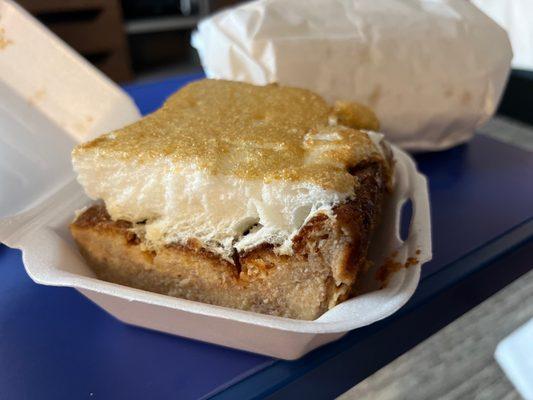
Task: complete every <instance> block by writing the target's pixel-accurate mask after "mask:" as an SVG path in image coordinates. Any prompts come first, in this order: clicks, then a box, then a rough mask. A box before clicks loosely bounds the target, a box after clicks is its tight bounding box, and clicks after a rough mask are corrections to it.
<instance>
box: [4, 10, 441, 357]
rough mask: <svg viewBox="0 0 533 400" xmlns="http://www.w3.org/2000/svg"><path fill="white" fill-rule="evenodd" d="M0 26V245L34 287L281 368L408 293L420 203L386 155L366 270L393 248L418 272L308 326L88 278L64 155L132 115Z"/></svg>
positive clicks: (425, 234)
mask: <svg viewBox="0 0 533 400" xmlns="http://www.w3.org/2000/svg"><path fill="white" fill-rule="evenodd" d="M0 27H1V28H2V29H1V30H0V32H1V33H0V35H1V36H0V47H1V49H0V144H1V147H0V182H1V184H0V191H1V192H0V195H1V197H0V217H2V218H3V219H1V220H0V241H2V242H3V243H5V244H7V245H8V246H10V247H13V248H18V249H21V250H22V256H23V261H24V265H25V268H26V271H27V273H28V275H29V276H30V277H31V278H32V279H33V280H34V281H35V282H37V283H41V284H45V285H53V286H68V287H73V288H76V289H77V290H79V291H80V292H81V293H82V294H84V295H85V296H87V297H88V298H89V299H91V300H92V301H94V302H95V303H96V304H98V305H99V306H100V307H102V308H103V309H105V310H106V311H108V312H109V313H110V314H111V315H113V316H115V317H116V318H118V319H119V320H121V321H124V322H126V323H128V324H132V325H137V326H141V327H146V328H150V329H154V330H158V331H162V332H167V333H171V334H175V335H180V336H185V337H189V338H194V339H197V340H203V341H206V342H210V343H216V344H220V345H223V346H229V347H233V348H237V349H242V350H247V351H251V352H255V353H261V354H266V355H270V356H274V357H279V358H284V359H294V358H298V357H300V356H302V355H303V354H305V353H307V352H308V351H310V350H312V349H314V348H316V347H318V346H320V345H322V344H325V343H328V342H331V341H333V340H335V339H338V338H340V337H341V336H343V335H344V334H345V333H347V332H348V331H349V330H351V329H355V328H358V327H361V326H364V325H368V324H371V323H372V322H375V321H377V320H380V319H382V318H385V317H387V316H388V315H390V314H392V313H394V312H395V311H397V310H398V309H399V308H400V307H402V306H403V305H404V304H405V303H406V302H407V300H408V299H409V298H410V297H411V295H412V294H413V292H414V290H415V288H416V286H417V284H418V281H419V278H420V268H421V265H422V264H423V263H424V262H426V261H428V260H429V259H430V258H431V236H430V215H429V201H428V192H427V184H426V179H425V178H424V176H423V175H421V174H420V173H419V172H418V171H417V170H416V166H415V164H414V162H413V160H412V159H411V158H410V157H409V156H408V155H407V154H406V153H404V152H403V151H401V150H399V149H397V148H393V151H394V156H395V158H396V174H395V189H394V193H393V195H392V196H391V198H390V199H389V200H388V202H387V204H386V207H385V210H384V215H383V223H382V224H381V227H380V228H379V230H378V232H377V233H376V235H375V238H374V240H373V246H372V249H371V258H372V259H373V260H374V261H375V264H376V267H375V268H377V267H379V265H381V263H382V262H383V260H384V258H385V257H386V256H388V255H390V254H391V253H393V252H394V251H396V250H397V251H398V254H397V256H396V259H397V260H398V261H400V262H402V261H405V260H406V259H407V258H408V257H416V258H417V259H418V263H417V264H416V265H414V266H412V267H410V268H408V269H402V270H401V271H398V272H397V273H395V274H394V275H393V276H392V278H391V281H390V283H389V285H388V286H387V287H386V288H385V289H382V290H377V287H378V286H377V285H378V284H377V282H375V281H374V280H373V279H371V278H369V279H367V281H366V282H365V288H366V289H365V290H366V293H365V294H362V295H360V296H358V297H356V298H353V299H351V300H349V301H346V302H344V303H342V304H340V305H338V306H337V307H335V308H333V309H332V310H330V311H328V312H326V313H325V314H324V315H322V316H321V317H320V318H318V319H317V320H315V321H298V320H291V319H287V318H280V317H273V316H268V315H261V314H256V313H251V312H246V311H240V310H234V309H228V308H224V307H218V306H213V305H209V304H203V303H197V302H193V301H189V300H183V299H177V298H173V297H169V296H164V295H159V294H155V293H150V292H146V291H142V290H138V289H133V288H129V287H125V286H121V285H117V284H113V283H109V282H105V281H101V280H99V279H97V278H96V276H95V274H94V273H93V272H92V271H91V269H90V268H89V267H88V266H87V265H86V263H85V262H84V260H83V258H82V257H81V256H80V254H79V253H78V251H77V249H76V246H75V244H74V242H73V240H72V239H71V237H70V235H69V232H68V224H69V222H70V221H71V220H72V218H73V216H74V213H75V211H76V210H78V209H80V208H82V207H83V206H85V205H87V204H89V202H90V200H89V199H88V198H87V197H86V196H85V195H84V193H83V190H82V188H81V187H80V186H79V184H78V183H77V182H76V180H75V176H74V173H73V172H72V168H71V165H70V150H71V148H72V147H73V146H74V145H75V144H76V143H78V142H80V141H84V140H87V139H88V138H91V137H94V136H95V135H97V134H99V133H102V132H105V131H109V130H111V129H114V128H117V127H120V126H123V125H125V124H127V123H130V122H133V121H135V120H136V119H138V118H139V112H138V111H137V109H136V108H135V106H134V104H133V102H132V100H131V99H130V98H129V97H128V96H127V95H126V94H125V93H124V92H123V91H122V90H121V89H120V88H119V87H117V86H116V85H115V84H113V83H112V82H111V81H109V80H108V79H107V78H106V77H104V76H103V75H102V74H101V73H99V72H98V71H97V70H96V69H94V68H93V67H92V66H90V65H89V64H88V63H87V62H86V61H85V60H83V59H82V58H81V57H80V56H79V55H77V54H76V53H75V52H73V51H72V50H70V49H69V48H68V47H67V46H66V45H65V44H63V43H62V42H61V41H60V40H59V39H57V38H56V37H55V36H54V35H53V34H51V33H50V32H49V31H47V30H46V28H44V27H43V26H42V25H41V24H39V23H38V22H37V21H36V20H35V19H33V18H32V17H31V16H30V15H29V14H27V13H26V12H25V11H24V10H22V9H21V8H20V7H18V6H17V5H16V4H14V3H12V2H10V1H1V0H0ZM1 44H4V45H3V46H2V45H1ZM409 199H410V200H411V201H412V204H413V215H412V218H411V222H410V228H409V236H408V238H407V240H405V241H403V242H402V240H401V239H400V237H399V232H398V230H399V224H400V212H401V208H402V205H403V203H405V202H406V201H407V200H409ZM372 276H373V274H371V275H369V277H372Z"/></svg>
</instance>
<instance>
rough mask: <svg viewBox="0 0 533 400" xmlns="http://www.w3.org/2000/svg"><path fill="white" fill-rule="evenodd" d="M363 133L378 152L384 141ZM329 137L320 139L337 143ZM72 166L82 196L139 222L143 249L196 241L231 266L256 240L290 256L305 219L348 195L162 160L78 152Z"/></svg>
mask: <svg viewBox="0 0 533 400" xmlns="http://www.w3.org/2000/svg"><path fill="white" fill-rule="evenodd" d="M368 135H369V136H370V138H371V139H372V141H373V143H374V145H375V146H376V147H377V148H378V149H379V150H380V151H381V146H380V144H379V143H380V141H381V140H382V138H383V136H382V135H381V134H376V133H374V132H368ZM330 136H331V137H330ZM330 136H328V137H324V138H322V139H323V140H325V141H329V140H335V138H334V137H333V136H334V135H333V136H332V135H331V134H330ZM73 164H74V169H75V170H76V172H77V173H78V180H79V182H80V183H81V184H82V185H83V187H84V188H85V191H86V192H87V194H88V195H89V196H90V197H91V198H93V199H102V200H104V202H105V204H106V207H107V210H108V212H109V214H110V215H111V217H112V218H113V219H114V220H118V219H124V220H127V221H132V222H137V223H140V222H144V221H145V222H144V224H143V225H142V230H143V232H144V239H145V243H146V244H147V246H148V247H152V248H157V247H158V246H161V245H165V244H170V243H186V242H187V240H189V239H191V238H195V239H198V240H200V241H201V242H202V244H203V246H205V247H206V248H207V249H209V250H210V251H212V252H214V253H217V254H220V255H222V256H223V257H224V258H226V259H227V260H230V261H231V260H232V254H233V252H234V251H235V250H237V251H243V250H247V249H250V248H253V247H255V246H257V245H259V244H261V243H270V244H274V245H276V246H277V247H276V251H277V252H278V253H280V254H291V253H292V238H293V237H294V236H295V235H296V234H297V233H298V231H299V229H300V228H301V227H302V226H303V225H304V224H305V223H306V222H307V221H308V220H309V219H310V218H312V217H313V216H314V215H316V214H317V213H318V212H325V213H328V214H329V213H330V212H331V210H332V208H333V207H334V206H335V205H336V204H339V203H340V202H343V201H345V200H347V199H348V198H350V197H351V196H353V192H347V193H340V192H337V191H333V190H327V189H324V188H322V187H320V186H318V185H315V184H312V183H309V182H301V181H296V182H291V181H286V180H280V181H273V182H269V183H265V182H263V181H262V180H246V179H242V178H238V177H234V176H224V175H209V174H206V173H205V171H202V170H199V169H198V168H197V167H196V166H195V165H192V164H190V165H183V164H181V165H180V164H176V163H174V162H171V161H168V160H165V159H160V158H158V159H154V160H151V161H148V162H146V161H145V162H142V163H136V162H135V161H130V162H125V161H124V160H115V159H113V158H109V157H103V158H98V157H97V156H96V159H95V156H94V154H93V153H82V154H78V155H76V156H75V157H73ZM139 227H141V226H139Z"/></svg>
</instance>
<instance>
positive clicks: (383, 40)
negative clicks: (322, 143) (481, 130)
mask: <svg viewBox="0 0 533 400" xmlns="http://www.w3.org/2000/svg"><path fill="white" fill-rule="evenodd" d="M192 44H193V46H194V47H196V49H197V50H198V52H199V54H200V58H201V61H202V65H203V67H204V70H205V72H206V74H207V76H208V77H210V78H218V79H231V80H239V81H245V82H250V83H254V84H260V85H263V84H267V83H271V82H278V83H281V84H286V85H292V86H298V87H304V88H308V89H311V90H313V91H315V92H317V93H319V94H321V95H322V96H324V97H325V98H326V99H327V100H328V101H334V100H353V101H358V102H361V103H363V104H366V105H368V106H370V107H372V108H373V109H374V110H375V111H376V113H377V114H378V117H379V119H380V121H381V128H382V129H381V130H382V131H383V132H384V133H385V134H386V136H387V139H388V140H391V141H392V142H394V143H396V144H398V145H400V146H402V147H404V148H407V149H411V150H437V149H443V148H447V147H451V146H453V145H455V144H458V143H461V142H464V141H466V140H468V139H470V138H471V137H472V135H473V134H474V130H475V129H476V128H478V127H480V126H481V125H482V124H483V123H484V122H486V121H487V120H488V119H489V118H490V117H491V116H492V114H493V113H494V111H495V109H496V107H497V105H498V102H499V99H500V97H501V94H502V91H503V88H504V86H505V83H506V80H507V76H508V74H509V69H510V62H511V58H512V51H511V47H510V44H509V40H508V38H507V34H506V33H505V31H504V30H503V29H502V28H500V27H499V26H498V25H497V24H496V23H495V22H494V21H492V20H491V19H490V18H489V17H487V16H486V15H485V14H483V13H482V12H481V11H479V10H478V9H477V8H476V7H475V6H474V5H472V4H471V3H469V2H468V1H465V0H291V1H286V0H260V1H253V2H250V3H246V4H244V5H241V6H238V7H234V8H230V9H227V10H225V11H222V12H220V13H218V14H215V15H214V16H212V17H210V18H208V19H206V20H203V21H202V22H201V23H200V24H199V25H198V29H197V31H196V32H195V33H194V35H193V38H192Z"/></svg>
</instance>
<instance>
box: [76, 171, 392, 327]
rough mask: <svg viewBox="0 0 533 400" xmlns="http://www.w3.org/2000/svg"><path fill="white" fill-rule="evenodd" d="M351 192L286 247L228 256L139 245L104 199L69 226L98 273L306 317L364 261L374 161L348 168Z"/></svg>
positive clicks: (377, 205)
mask: <svg viewBox="0 0 533 400" xmlns="http://www.w3.org/2000/svg"><path fill="white" fill-rule="evenodd" d="M352 173H353V174H354V175H356V176H357V177H358V180H359V182H360V183H361V184H360V185H359V187H360V189H359V190H358V192H357V194H356V196H355V198H354V199H353V200H350V201H349V202H347V203H344V204H340V205H338V206H336V207H335V208H334V209H333V215H332V216H330V215H326V214H318V215H316V216H315V217H313V218H312V219H311V220H310V221H308V222H307V224H306V225H305V226H303V227H302V228H301V229H300V232H299V233H298V235H297V236H296V237H295V238H294V240H293V250H294V252H293V254H292V255H290V256H288V255H279V254H276V252H275V248H274V247H273V246H272V245H267V244H264V245H262V246H259V247H257V248H255V249H253V250H250V251H248V252H246V253H244V254H235V256H234V263H231V262H229V261H227V260H224V259H223V258H221V257H220V256H218V255H216V254H214V253H211V252H209V251H207V250H205V249H204V248H203V247H202V246H201V244H200V243H199V242H198V241H196V240H194V239H191V240H189V241H188V242H187V243H186V244H171V245H167V246H164V247H162V248H159V249H157V250H156V251H151V250H147V249H146V247H145V246H143V243H142V235H141V236H138V235H137V234H136V233H134V231H133V230H132V224H131V223H130V222H127V221H121V220H119V221H113V220H111V218H110V217H109V214H108V213H107V211H106V209H105V206H104V205H94V206H92V207H90V208H89V209H87V210H86V211H85V212H83V213H82V214H80V215H79V216H78V217H77V218H76V220H75V221H74V222H73V223H72V224H71V226H70V230H71V233H72V236H73V237H74V239H75V241H76V243H77V245H78V247H79V249H80V251H81V253H82V255H83V257H84V258H85V259H86V260H87V261H88V262H89V264H90V265H91V267H92V268H93V269H94V271H95V272H96V274H97V276H98V277H99V278H100V279H103V280H106V281H110V282H114V283H118V284H122V285H126V286H130V287H135V288H139V289H144V290H148V291H151V292H156V293H161V294H165V295H170V296H175V297H180V298H185V299H189V300H195V301H200V302H204V303H209V304H215V305H220V306H225V307H232V308H238V309H242V310H249V311H254V312H258V313H264V314H271V315H277V316H283V317H288V318H295V319H303V320H312V319H316V318H318V317H319V316H320V315H321V314H323V313H324V312H325V311H327V310H328V309H330V308H332V307H334V306H335V305H336V304H338V303H340V302H342V301H344V300H346V299H347V298H348V297H349V295H350V292H351V291H352V289H353V288H354V287H355V285H356V283H357V280H358V276H359V275H360V274H362V273H363V272H364V271H365V270H366V267H367V265H368V262H367V259H366V255H367V250H368V246H369V243H370V238H371V234H372V232H373V230H374V228H375V225H376V224H377V221H378V218H379V213H380V210H381V207H382V202H383V197H384V193H385V191H386V182H387V177H386V171H385V170H384V167H383V166H382V165H381V164H379V163H376V164H372V165H369V166H365V167H362V166H359V167H358V169H357V171H352Z"/></svg>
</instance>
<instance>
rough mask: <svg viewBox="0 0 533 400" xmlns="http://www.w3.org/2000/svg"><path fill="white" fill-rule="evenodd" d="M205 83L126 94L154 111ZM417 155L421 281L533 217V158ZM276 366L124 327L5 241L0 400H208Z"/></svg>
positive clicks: (501, 152)
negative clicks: (424, 195)
mask: <svg viewBox="0 0 533 400" xmlns="http://www.w3.org/2000/svg"><path fill="white" fill-rule="evenodd" d="M200 77H201V75H195V76H187V77H177V78H173V79H169V80H165V81H162V82H155V83H149V84H143V85H132V86H128V87H126V90H127V91H128V92H129V93H130V95H131V96H132V97H133V98H134V99H135V101H136V103H137V105H138V106H139V108H140V110H141V111H142V112H143V113H148V112H150V111H153V110H154V109H156V108H157V107H158V106H159V105H160V104H161V102H162V101H163V100H164V98H166V97H167V96H168V95H169V94H170V93H172V92H173V91H175V90H176V89H177V88H179V87H180V86H182V85H183V84H184V83H186V82H187V81H189V80H191V79H196V78H200ZM416 158H417V161H418V165H419V168H420V169H421V170H422V171H423V172H424V173H426V174H427V176H428V177H429V179H430V192H431V202H432V218H433V236H434V237H433V240H434V259H433V260H432V261H431V262H430V263H428V264H427V265H425V266H424V269H423V279H426V278H427V277H429V276H430V275H432V274H434V273H436V272H438V271H439V270H442V269H443V268H446V266H447V265H448V264H449V263H450V262H452V261H454V260H457V259H459V258H461V257H462V256H464V255H465V254H467V253H468V252H470V251H472V250H473V249H476V248H478V247H479V246H482V245H484V244H485V243H487V242H488V241H490V240H491V239H494V238H495V237H498V236H499V235H501V234H502V233H503V232H505V231H507V230H509V229H511V228H513V227H515V226H517V225H519V224H520V223H522V222H524V221H526V220H528V219H530V218H531V217H532V216H533V185H531V184H530V183H531V182H532V181H533V155H532V154H531V153H528V152H526V151H523V150H520V149H517V148H515V147H512V146H508V145H505V144H502V143H500V142H497V141H495V140H492V139H489V138H486V137H479V136H478V137H476V138H475V139H474V140H473V141H471V142H470V143H469V144H467V145H463V146H459V147H456V148H454V149H451V150H448V151H444V152H439V153H426V154H419V155H417V156H416ZM221 334H224V332H221ZM321 351H322V350H321ZM323 351H327V347H326V348H324V349H323ZM276 363H281V362H280V361H276V360H272V359H270V358H268V357H263V356H259V355H254V354H249V353H244V352H240V351H236V350H231V349H226V348H222V347H218V346H214V345H209V344H205V343H200V342H196V341H192V340H187V339H182V338H178V337H173V336H169V335H165V334H161V333H155V332H150V331H147V330H143V329H139V328H134V327H130V326H126V325H123V324H122V323H120V322H118V321H116V320H115V319H114V318H112V317H111V316H109V315H108V314H106V313H105V312H102V311H101V310H100V309H99V308H98V307H97V306H96V305H94V304H93V303H91V302H89V301H88V300H86V299H85V298H84V297H83V296H81V295H80V294H78V292H76V291H75V290H74V289H70V288H54V287H45V286H39V285H36V284H35V283H33V282H32V281H31V280H30V279H29V278H28V276H27V275H26V273H25V272H24V269H23V265H22V261H21V256H20V252H19V251H17V250H12V249H9V248H7V247H5V246H3V245H0V398H6V399H15V398H16V399H25V398H28V399H36V398H39V399H43V398H44V399H63V398H68V399H72V398H101V399H108V398H113V399H122V398H128V399H137V398H180V399H197V398H205V397H209V396H210V395H211V394H213V393H217V392H219V391H220V390H222V389H224V388H226V387H228V386H230V385H232V384H234V383H236V382H239V381H240V380H242V379H244V378H246V377H247V376H251V375H252V374H254V373H255V372H257V371H260V370H264V369H265V368H268V367H269V366H271V365H274V364H276Z"/></svg>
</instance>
